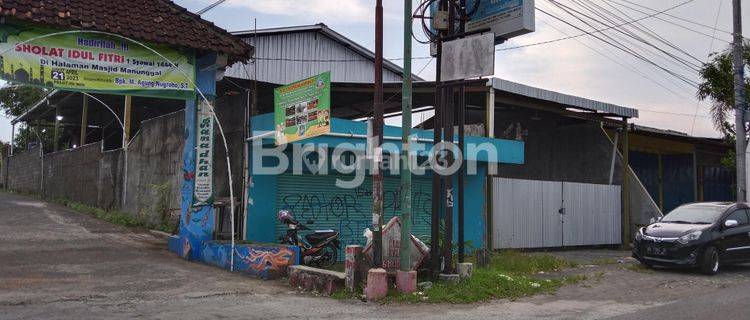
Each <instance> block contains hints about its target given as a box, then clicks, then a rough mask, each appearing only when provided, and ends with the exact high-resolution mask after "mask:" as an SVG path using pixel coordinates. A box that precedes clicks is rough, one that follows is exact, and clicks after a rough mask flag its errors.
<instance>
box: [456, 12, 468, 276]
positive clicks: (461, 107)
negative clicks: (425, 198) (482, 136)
mask: <svg viewBox="0 0 750 320" xmlns="http://www.w3.org/2000/svg"><path fill="white" fill-rule="evenodd" d="M460 4H461V12H460V14H461V20H460V21H459V23H460V24H461V32H462V33H463V32H464V31H465V29H466V21H465V20H464V17H465V16H466V0H461V2H460ZM465 125H466V85H465V83H464V81H463V80H461V84H460V85H459V87H458V150H460V151H461V155H463V154H464V134H465V132H464V126H465ZM464 159H465V158H464ZM464 159H461V168H460V170H459V171H458V262H459V263H464V258H465V255H466V248H465V242H464V240H465V239H464V187H465V186H464V176H465V174H466V172H465V170H466V164H465V161H464Z"/></svg>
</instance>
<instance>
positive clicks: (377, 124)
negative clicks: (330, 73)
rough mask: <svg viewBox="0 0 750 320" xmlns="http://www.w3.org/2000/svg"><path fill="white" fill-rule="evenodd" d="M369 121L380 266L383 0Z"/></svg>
mask: <svg viewBox="0 0 750 320" xmlns="http://www.w3.org/2000/svg"><path fill="white" fill-rule="evenodd" d="M373 109H374V112H373V114H374V119H373V122H372V133H373V135H374V139H372V140H373V144H374V145H373V148H372V150H373V155H372V156H373V167H372V170H373V178H372V241H373V242H372V244H373V247H372V249H373V251H372V263H373V264H374V266H375V267H376V268H382V267H383V234H382V230H381V228H382V226H383V172H382V171H381V168H380V166H381V164H382V163H383V149H382V148H381V145H382V144H383V0H377V4H376V5H375V97H374V102H373Z"/></svg>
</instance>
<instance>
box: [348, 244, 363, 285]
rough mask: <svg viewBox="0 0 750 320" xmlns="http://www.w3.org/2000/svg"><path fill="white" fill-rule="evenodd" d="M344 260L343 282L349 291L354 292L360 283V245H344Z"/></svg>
mask: <svg viewBox="0 0 750 320" xmlns="http://www.w3.org/2000/svg"><path fill="white" fill-rule="evenodd" d="M345 252H346V259H345V260H344V274H346V278H344V283H345V286H346V289H347V290H349V292H354V291H355V290H356V289H357V287H359V286H360V285H361V284H362V274H361V273H360V272H359V269H360V268H361V266H360V261H361V260H362V259H361V256H362V246H346V249H345Z"/></svg>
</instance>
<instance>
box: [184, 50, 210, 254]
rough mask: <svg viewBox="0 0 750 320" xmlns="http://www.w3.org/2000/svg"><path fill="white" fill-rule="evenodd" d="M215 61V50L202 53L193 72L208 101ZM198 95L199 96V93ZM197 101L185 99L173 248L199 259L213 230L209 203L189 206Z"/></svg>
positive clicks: (193, 177)
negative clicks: (177, 227) (177, 219)
mask: <svg viewBox="0 0 750 320" xmlns="http://www.w3.org/2000/svg"><path fill="white" fill-rule="evenodd" d="M215 61H216V54H215V53H211V54H206V55H203V56H202V57H200V58H198V60H197V63H196V66H195V72H196V86H197V87H198V88H199V89H200V91H201V92H202V93H203V95H205V97H206V98H207V99H208V100H209V102H210V103H212V104H213V100H214V98H215V95H216V78H215V70H213V69H208V70H205V69H206V67H208V66H211V65H213V64H214V62H215ZM197 98H198V99H203V97H201V96H200V95H198V97H197ZM196 115H197V104H196V100H187V101H186V103H185V149H183V153H182V161H183V162H182V175H183V181H182V188H181V192H180V193H181V196H182V200H181V212H180V231H179V235H180V245H181V247H180V248H179V250H178V251H177V252H178V253H179V254H180V255H181V256H182V257H184V258H186V259H191V260H200V258H201V250H203V242H204V241H207V240H211V239H212V238H213V234H214V228H215V227H214V214H215V213H214V209H213V207H212V206H210V205H206V206H197V207H194V206H193V188H194V183H195V137H196V134H195V127H196V123H195V121H196Z"/></svg>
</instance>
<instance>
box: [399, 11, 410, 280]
mask: <svg viewBox="0 0 750 320" xmlns="http://www.w3.org/2000/svg"><path fill="white" fill-rule="evenodd" d="M411 11H412V5H411V0H404V81H403V85H402V88H401V92H402V94H401V114H402V115H401V167H400V168H401V173H400V175H401V247H400V248H399V253H400V261H399V262H400V263H399V265H400V266H401V271H409V270H410V269H411V259H410V258H411V254H410V252H409V250H410V248H411V246H410V245H409V244H410V243H411V165H410V164H411V162H410V157H409V148H410V145H409V136H410V135H411V86H412V84H411V37H412V34H411V33H412V17H411Z"/></svg>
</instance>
